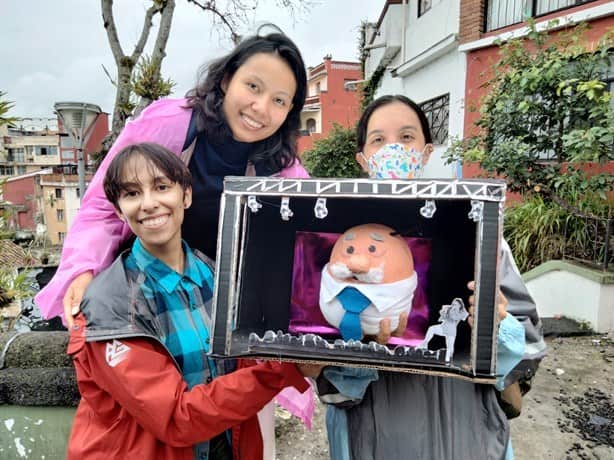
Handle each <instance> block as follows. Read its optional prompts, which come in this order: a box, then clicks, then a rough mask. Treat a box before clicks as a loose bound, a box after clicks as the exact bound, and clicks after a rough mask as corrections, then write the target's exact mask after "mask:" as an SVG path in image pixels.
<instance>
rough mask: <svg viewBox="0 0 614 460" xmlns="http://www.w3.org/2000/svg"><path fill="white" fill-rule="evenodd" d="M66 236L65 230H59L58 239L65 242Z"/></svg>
mask: <svg viewBox="0 0 614 460" xmlns="http://www.w3.org/2000/svg"><path fill="white" fill-rule="evenodd" d="M65 237H66V233H64V232H58V240H60V243H63V242H64V238H65Z"/></svg>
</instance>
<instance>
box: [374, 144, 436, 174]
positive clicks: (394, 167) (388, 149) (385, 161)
mask: <svg viewBox="0 0 614 460" xmlns="http://www.w3.org/2000/svg"><path fill="white" fill-rule="evenodd" d="M425 148H426V147H425ZM363 158H365V156H364V155H363ZM365 160H366V161H367V168H368V170H369V177H370V178H371V179H418V178H420V177H422V174H423V173H424V165H423V160H424V151H418V150H416V149H415V148H413V147H406V146H405V145H403V144H386V145H384V146H383V147H382V148H381V149H379V150H378V151H377V152H375V153H374V154H373V155H371V157H369V158H368V159H367V158H365Z"/></svg>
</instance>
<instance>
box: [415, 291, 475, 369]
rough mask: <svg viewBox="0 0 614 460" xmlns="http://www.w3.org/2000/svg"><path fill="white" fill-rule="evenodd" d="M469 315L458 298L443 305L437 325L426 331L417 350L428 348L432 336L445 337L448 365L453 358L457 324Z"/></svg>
mask: <svg viewBox="0 0 614 460" xmlns="http://www.w3.org/2000/svg"><path fill="white" fill-rule="evenodd" d="M468 317H469V313H468V312H467V310H466V309H465V304H464V303H463V301H462V300H461V299H459V298H456V299H454V300H453V301H452V302H451V303H450V305H444V306H443V307H441V310H439V320H438V321H439V323H440V324H435V325H433V326H430V327H429V328H428V330H427V331H426V336H425V337H424V340H423V342H422V343H421V344H420V345H419V346H418V348H428V346H429V342H430V341H431V339H432V338H433V336H434V335H439V336H441V337H445V339H446V362H447V363H449V362H450V361H451V360H452V356H454V342H455V341H456V328H457V326H458V323H460V322H461V321H465V320H466V319H467V318H468Z"/></svg>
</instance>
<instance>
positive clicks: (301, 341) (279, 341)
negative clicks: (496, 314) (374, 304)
mask: <svg viewBox="0 0 614 460" xmlns="http://www.w3.org/2000/svg"><path fill="white" fill-rule="evenodd" d="M263 345H264V346H265V347H266V346H271V345H281V346H293V347H296V346H299V347H303V348H311V349H313V348H320V349H326V350H335V351H344V350H347V351H353V352H359V353H369V354H377V355H386V356H394V357H396V358H412V359H416V358H418V359H421V360H423V359H426V360H431V361H440V362H442V363H444V364H445V359H444V358H445V348H442V349H439V350H427V349H422V348H417V347H410V346H407V345H397V346H396V347H395V348H393V349H391V348H388V347H387V346H386V345H382V344H379V343H377V342H375V341H371V342H369V343H363V342H361V341H360V340H353V339H350V340H347V341H345V340H343V339H336V340H335V341H334V342H333V343H330V342H329V341H327V340H326V339H324V338H322V337H320V336H319V335H316V334H299V335H292V334H289V333H285V332H283V331H277V332H275V331H271V330H269V331H266V332H265V333H264V335H263V336H262V337H260V336H259V335H258V334H257V333H255V332H251V333H250V334H249V337H248V350H249V351H254V349H255V348H258V349H259V350H262V349H263V347H262V346H263Z"/></svg>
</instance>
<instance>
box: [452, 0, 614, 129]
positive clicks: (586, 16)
mask: <svg viewBox="0 0 614 460" xmlns="http://www.w3.org/2000/svg"><path fill="white" fill-rule="evenodd" d="M528 18H533V19H534V20H535V23H536V28H537V29H538V30H545V29H548V30H549V31H550V33H551V34H553V35H555V34H557V33H558V32H559V31H560V30H562V29H563V28H565V27H567V26H570V25H574V24H577V23H580V22H588V23H589V24H590V29H589V30H588V31H587V33H586V34H585V36H584V38H585V39H586V40H587V41H588V42H589V43H591V42H596V41H598V40H599V39H600V38H601V37H603V36H604V35H605V34H606V33H607V31H608V30H609V29H611V28H613V27H614V2H612V1H611V0H550V1H549V0H535V1H530V2H519V1H513V0H461V27H460V42H461V46H460V47H459V49H460V51H461V52H463V53H464V54H465V55H466V60H467V81H466V86H465V101H466V103H465V105H466V106H467V107H471V106H479V103H480V99H481V98H482V97H483V96H484V95H485V91H486V89H485V88H483V87H482V85H483V83H484V82H485V81H487V80H488V79H489V78H491V76H492V73H491V71H490V69H491V67H492V64H493V62H496V61H497V59H498V47H497V45H496V43H497V42H498V41H506V40H510V39H513V38H522V37H525V36H526V35H527V34H528V32H529V29H528V28H527V26H526V25H527V23H526V21H527V19H528ZM553 20H556V21H557V23H556V24H553V23H552V21H553ZM609 86H610V91H612V90H614V68H613V69H612V72H611V73H610V75H609ZM478 117H479V113H477V112H472V111H469V110H467V111H465V120H464V125H465V129H464V135H465V136H470V135H472V134H473V133H474V132H475V125H474V123H475V122H476V121H477V119H478Z"/></svg>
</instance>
